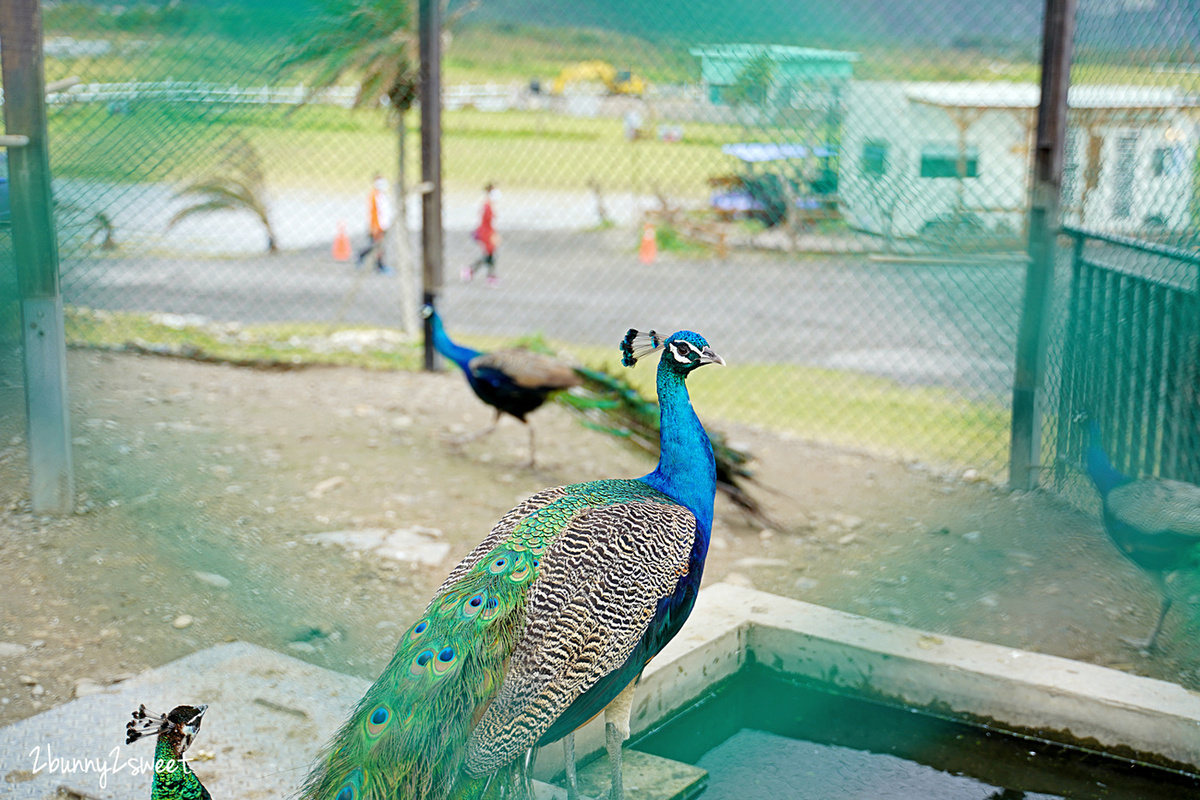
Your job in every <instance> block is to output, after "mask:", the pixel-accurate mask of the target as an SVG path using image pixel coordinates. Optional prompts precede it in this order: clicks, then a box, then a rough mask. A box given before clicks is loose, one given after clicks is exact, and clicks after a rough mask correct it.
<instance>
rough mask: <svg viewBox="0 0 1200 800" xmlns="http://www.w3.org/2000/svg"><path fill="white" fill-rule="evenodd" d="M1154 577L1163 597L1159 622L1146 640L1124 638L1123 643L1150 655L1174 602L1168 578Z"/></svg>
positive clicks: (1158, 574) (1160, 574) (1157, 575)
mask: <svg viewBox="0 0 1200 800" xmlns="http://www.w3.org/2000/svg"><path fill="white" fill-rule="evenodd" d="M1152 577H1153V578H1154V583H1155V585H1156V586H1157V587H1158V592H1159V596H1161V597H1162V608H1161V609H1160V610H1159V612H1158V621H1156V622H1155V623H1154V628H1153V629H1152V630H1151V631H1150V635H1149V636H1148V637H1146V638H1145V639H1129V638H1122V641H1124V642H1125V643H1126V644H1128V645H1132V646H1133V647H1136V648H1137V649H1138V650H1141V651H1142V652H1144V653H1148V652H1150V651H1151V650H1153V649H1154V645H1155V643H1156V642H1157V641H1158V634H1159V631H1161V630H1162V624H1163V620H1164V619H1166V618H1167V612H1168V611H1170V610H1171V603H1172V602H1173V598H1172V597H1171V590H1170V589H1169V588H1168V587H1167V581H1166V577H1165V576H1164V575H1163V574H1162V573H1160V572H1156V573H1154V574H1153V576H1152Z"/></svg>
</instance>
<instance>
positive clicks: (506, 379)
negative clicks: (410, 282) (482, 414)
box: [421, 305, 580, 465]
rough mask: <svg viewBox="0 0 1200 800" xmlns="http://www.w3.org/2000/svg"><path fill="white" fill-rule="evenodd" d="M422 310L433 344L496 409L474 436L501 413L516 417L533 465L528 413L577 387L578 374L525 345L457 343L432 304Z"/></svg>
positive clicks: (489, 430)
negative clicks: (490, 348)
mask: <svg viewBox="0 0 1200 800" xmlns="http://www.w3.org/2000/svg"><path fill="white" fill-rule="evenodd" d="M421 313H422V314H423V315H424V316H425V318H426V319H428V320H429V324H430V326H431V328H432V330H433V346H434V347H435V348H436V349H437V351H438V352H439V353H441V354H442V355H443V356H445V357H446V358H448V359H449V360H450V361H453V362H454V363H455V364H456V365H457V366H458V368H459V369H461V370H462V371H463V374H464V375H466V376H467V383H469V384H470V385H471V390H472V391H474V392H475V394H476V396H477V397H479V399H480V400H482V401H483V402H485V403H487V404H488V405H489V406H491V407H492V408H494V409H496V418H495V419H494V420H493V422H492V424H491V426H489V427H487V428H485V429H484V430H482V431H480V432H479V433H477V434H475V436H473V437H471V438H477V437H479V436H483V435H485V434H488V433H491V432H492V431H494V430H495V429H496V425H497V424H499V422H500V415H501V414H508V415H509V416H512V417H516V418H517V419H519V420H520V421H521V422H522V423H524V424H525V425H526V426H527V427H528V428H529V463H530V465H533V463H534V458H535V455H534V445H533V426H532V425H529V423H528V421H527V420H526V419H525V415H526V414H528V413H529V412H531V411H534V410H536V409H537V408H539V407H540V406H541V405H542V404H543V403H545V402H546V398H548V397H549V396H550V394H551V393H553V392H556V391H559V390H562V389H568V388H570V387H572V386H578V385H579V383H580V378H579V376H578V375H576V374H575V371H574V370H573V369H572V368H571V367H569V366H567V365H566V364H563V363H562V362H561V361H558V360H556V359H553V358H550V357H549V356H544V355H542V354H541V353H535V352H534V351H532V350H528V349H526V348H523V347H513V348H507V349H504V350H496V351H495V352H492V353H481V352H480V351H478V350H472V349H471V348H469V347H463V346H462V345H459V344H455V343H454V342H453V341H452V340H451V339H450V337H449V336H448V335H447V334H446V329H445V328H444V327H443V326H442V318H441V317H439V316H438V313H437V312H436V311H434V309H433V307H432V306H429V305H426V306H424V307H423V308H422V309H421Z"/></svg>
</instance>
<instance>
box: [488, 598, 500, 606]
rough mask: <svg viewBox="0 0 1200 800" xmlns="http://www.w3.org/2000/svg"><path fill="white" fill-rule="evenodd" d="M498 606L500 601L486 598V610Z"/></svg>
mask: <svg viewBox="0 0 1200 800" xmlns="http://www.w3.org/2000/svg"><path fill="white" fill-rule="evenodd" d="M498 605H500V601H499V600H497V599H496V598H494V597H489V598H488V601H487V607H488V608H495V607H496V606H498Z"/></svg>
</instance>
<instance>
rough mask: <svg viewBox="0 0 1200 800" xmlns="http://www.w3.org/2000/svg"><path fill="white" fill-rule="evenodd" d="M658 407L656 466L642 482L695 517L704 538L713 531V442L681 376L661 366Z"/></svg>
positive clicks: (715, 477)
mask: <svg viewBox="0 0 1200 800" xmlns="http://www.w3.org/2000/svg"><path fill="white" fill-rule="evenodd" d="M658 405H659V436H660V439H661V445H660V449H659V456H658V466H657V467H656V468H655V470H654V471H653V472H651V473H650V474H649V475H646V476H645V477H643V478H642V480H643V481H645V482H646V483H648V484H649V485H650V486H652V487H654V488H655V489H657V490H659V491H660V492H662V493H663V494H665V495H667V496H668V497H670V498H672V499H674V500H675V501H676V502H677V503H679V504H680V505H682V506H684V507H686V508H687V509H688V510H689V511H691V512H692V513H693V514H695V515H696V520H697V521H698V522H699V523H700V529H701V530H702V531H703V532H704V533H705V534H706V535H707V534H708V533H710V532H711V530H712V519H713V495H714V494H715V492H716V488H717V469H716V464H715V462H714V460H713V451H712V442H711V441H710V440H709V438H708V434H707V433H705V431H704V426H703V425H701V424H700V418H699V417H697V416H696V412H695V410H693V409H692V403H691V400H690V399H689V397H688V391H687V385H686V384H685V383H684V377H683V376H682V375H680V374H679V373H677V372H675V371H674V370H673V369H671V368H670V367H668V366H666V365H663V364H661V363H660V365H659V368H658Z"/></svg>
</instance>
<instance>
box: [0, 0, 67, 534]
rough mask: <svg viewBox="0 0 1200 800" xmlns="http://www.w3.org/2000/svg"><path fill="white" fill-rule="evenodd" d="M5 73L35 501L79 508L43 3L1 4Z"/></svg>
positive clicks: (0, 59)
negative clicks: (52, 168) (73, 462)
mask: <svg viewBox="0 0 1200 800" xmlns="http://www.w3.org/2000/svg"><path fill="white" fill-rule="evenodd" d="M0 40H2V41H3V42H4V46H3V50H0V71H2V73H3V81H4V125H5V128H6V130H7V133H8V135H9V136H12V137H25V138H27V142H26V143H25V144H23V145H21V144H20V139H19V138H18V139H15V140H13V143H14V144H17V145H18V146H15V147H11V148H10V149H9V157H8V175H9V187H10V193H11V194H10V196H11V201H12V231H13V251H14V255H15V260H16V265H17V276H18V283H19V286H20V293H21V331H22V334H21V338H22V345H23V350H22V352H23V354H24V359H25V409H26V420H27V431H28V436H27V440H28V446H29V470H30V502H31V504H32V507H33V511H34V512H35V513H43V514H45V513H52V514H55V513H56V514H65V513H69V512H70V511H71V510H72V509H73V508H74V507H75V479H74V471H73V469H72V465H71V427H70V418H69V408H68V404H67V349H66V340H65V335H64V331H63V307H62V296H61V295H60V293H59V282H58V243H57V240H56V235H55V229H54V214H53V197H52V194H51V188H50V154H49V149H48V146H47V142H46V85H45V75H44V72H43V62H42V59H43V56H42V15H41V9H40V7H39V0H5V2H4V3H3V4H0Z"/></svg>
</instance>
